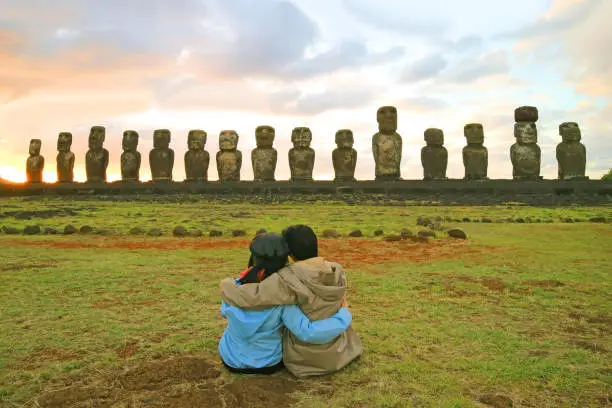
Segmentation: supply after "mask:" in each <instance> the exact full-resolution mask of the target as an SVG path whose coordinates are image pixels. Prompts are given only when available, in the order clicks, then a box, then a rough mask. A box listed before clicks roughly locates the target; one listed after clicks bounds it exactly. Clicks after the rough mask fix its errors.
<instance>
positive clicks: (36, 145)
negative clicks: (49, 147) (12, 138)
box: [30, 139, 42, 156]
mask: <svg viewBox="0 0 612 408" xmlns="http://www.w3.org/2000/svg"><path fill="white" fill-rule="evenodd" d="M41 146H42V141H41V140H40V139H32V140H30V156H39V155H40V147H41Z"/></svg>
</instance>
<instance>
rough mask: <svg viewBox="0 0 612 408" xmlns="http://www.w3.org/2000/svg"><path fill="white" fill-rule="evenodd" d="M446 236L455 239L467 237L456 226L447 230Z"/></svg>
mask: <svg viewBox="0 0 612 408" xmlns="http://www.w3.org/2000/svg"><path fill="white" fill-rule="evenodd" d="M448 236H449V237H451V238H457V239H467V234H466V233H465V232H463V230H460V229H458V228H454V229H451V230H448Z"/></svg>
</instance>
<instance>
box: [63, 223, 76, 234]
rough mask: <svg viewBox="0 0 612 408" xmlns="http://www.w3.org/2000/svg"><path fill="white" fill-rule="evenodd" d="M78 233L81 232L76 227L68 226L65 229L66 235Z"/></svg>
mask: <svg viewBox="0 0 612 408" xmlns="http://www.w3.org/2000/svg"><path fill="white" fill-rule="evenodd" d="M77 232H79V230H78V229H76V227H75V226H74V225H66V227H65V228H64V235H72V234H76V233H77Z"/></svg>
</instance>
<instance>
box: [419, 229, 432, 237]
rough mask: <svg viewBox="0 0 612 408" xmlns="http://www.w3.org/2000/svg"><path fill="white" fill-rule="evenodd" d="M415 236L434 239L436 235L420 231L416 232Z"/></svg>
mask: <svg viewBox="0 0 612 408" xmlns="http://www.w3.org/2000/svg"><path fill="white" fill-rule="evenodd" d="M417 235H418V236H419V237H421V238H435V237H436V233H435V232H433V231H427V230H421V231H419V232H417Z"/></svg>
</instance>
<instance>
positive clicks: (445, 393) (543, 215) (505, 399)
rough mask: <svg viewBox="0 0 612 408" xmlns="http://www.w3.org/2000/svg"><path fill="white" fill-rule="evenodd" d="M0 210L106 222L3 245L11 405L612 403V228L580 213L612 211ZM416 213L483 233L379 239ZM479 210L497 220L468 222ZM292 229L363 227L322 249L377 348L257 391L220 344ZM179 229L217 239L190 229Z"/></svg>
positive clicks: (23, 220) (51, 222)
mask: <svg viewBox="0 0 612 408" xmlns="http://www.w3.org/2000/svg"><path fill="white" fill-rule="evenodd" d="M65 210H68V211H65ZM24 211H25V213H23V212H24ZM28 211H29V212H30V213H27V212H28ZM45 211H47V212H46V213H45ZM19 212H21V213H19ZM0 215H2V216H3V218H0V226H2V225H6V226H12V227H17V228H20V229H22V228H23V227H25V226H28V225H40V226H41V227H42V228H56V229H58V230H60V231H61V230H63V228H64V226H65V225H67V224H71V225H74V226H75V227H77V228H80V227H81V226H83V225H89V226H91V227H93V230H94V231H93V233H92V234H87V235H85V234H75V235H69V236H64V235H34V236H26V235H5V234H0V258H1V259H2V261H1V262H0V406H2V407H5V406H6V407H21V406H26V407H37V406H40V407H70V406H76V407H162V406H179V407H181V406H184V407H217V406H219V407H222V406H223V407H229V408H233V407H250V406H252V407H260V406H270V407H272V406H274V407H284V406H294V407H304V408H306V407H413V406H414V407H491V406H492V407H511V406H514V407H605V406H612V359H611V357H610V351H611V350H612V278H611V276H610V273H611V272H612V224H600V223H593V222H588V221H587V222H572V223H568V222H567V221H568V219H571V220H572V221H586V220H588V219H589V218H592V217H607V218H608V219H612V207H569V208H532V207H524V206H520V205H512V204H509V205H506V206H499V207H414V206H366V205H347V204H344V203H313V204H291V205H290V204H282V205H281V204H278V205H265V206H264V205H253V204H248V203H242V204H239V203H234V204H227V203H219V202H207V201H204V200H188V201H177V202H174V203H171V202H168V203H156V202H106V201H69V200H67V199H51V198H49V199H41V200H24V199H6V198H5V199H0ZM419 216H426V217H432V218H433V217H436V216H440V217H442V218H448V219H450V220H451V221H447V222H444V225H445V226H447V227H458V228H461V229H463V230H464V231H466V232H467V233H468V235H469V239H468V240H466V241H463V240H453V239H451V238H448V237H445V236H444V235H445V234H443V233H438V235H439V237H440V238H438V239H435V240H432V241H430V242H429V243H414V242H411V241H408V240H405V241H400V242H384V241H383V240H382V239H381V238H378V237H374V236H373V232H374V231H375V230H376V229H382V230H384V231H385V234H397V233H399V231H400V230H401V229H402V228H408V229H410V230H412V231H413V232H415V233H416V232H417V231H418V230H420V229H423V227H418V226H417V225H416V221H417V218H418V217H419ZM15 217H16V218H15ZM28 217H29V218H31V219H27V218H28ZM483 217H486V218H488V219H490V220H491V221H493V222H492V223H488V222H486V223H483V222H473V221H476V220H477V221H481V219H482V218H483ZM464 218H469V219H470V221H472V222H458V220H463V219H464ZM519 218H522V219H523V220H525V221H527V222H524V223H516V222H512V223H510V222H501V221H504V220H510V219H513V220H517V219H519ZM453 220H455V221H453ZM538 220H539V221H540V222H537V221H538ZM498 221H499V222H498ZM293 223H307V224H309V225H311V226H313V228H314V229H315V231H317V232H322V231H323V230H324V229H327V228H334V229H336V230H338V231H339V232H341V233H342V234H343V235H344V236H346V235H347V234H348V233H349V232H350V231H352V230H354V229H356V228H360V229H361V230H362V231H363V233H364V235H365V236H364V237H362V238H348V237H343V238H338V239H321V242H320V246H321V252H322V255H323V256H325V257H327V258H329V259H332V260H335V261H338V262H340V263H342V264H343V265H344V266H345V269H346V270H347V274H348V277H349V281H350V292H349V300H350V303H351V312H352V314H353V318H354V322H353V326H354V328H355V329H356V331H357V332H358V333H359V335H360V336H361V338H362V341H363V344H364V349H365V352H364V355H363V356H362V358H361V359H360V360H358V361H357V362H355V363H353V364H352V365H350V366H349V367H348V368H347V369H345V370H344V371H342V372H340V373H337V374H335V375H331V376H326V377H323V378H316V379H309V380H301V381H298V380H295V379H294V378H293V377H291V376H290V375H289V374H288V373H281V374H278V375H275V376H272V377H269V378H268V377H256V378H255V379H251V378H250V379H247V380H245V379H244V378H242V377H240V376H235V375H231V374H229V373H227V372H226V371H224V370H223V369H222V368H221V366H220V361H219V358H218V356H217V353H216V348H217V342H218V339H219V338H220V335H221V333H222V332H223V329H224V327H225V321H224V320H223V319H222V318H221V316H220V314H219V304H220V297H219V289H218V283H219V281H220V280H221V279H222V278H224V277H228V276H233V275H236V273H237V272H238V271H240V270H241V269H243V268H244V266H245V264H246V261H247V259H248V250H247V246H248V242H249V241H250V238H251V237H252V236H253V234H254V233H255V231H257V230H258V229H259V228H265V229H267V230H269V231H280V230H281V229H282V228H283V227H285V226H287V225H290V224H293ZM177 225H183V226H185V227H186V228H187V229H188V230H194V229H199V230H202V232H203V233H204V235H205V236H204V237H200V238H194V237H185V238H175V237H173V236H172V234H171V232H172V229H173V228H174V227H175V226H177ZM133 227H141V228H143V229H144V230H148V229H150V228H153V227H155V228H160V229H161V230H162V232H163V234H164V235H163V236H162V237H149V236H133V235H129V234H128V232H129V230H130V229H131V228H133ZM211 229H215V230H219V231H222V232H223V234H224V235H223V237H220V238H210V237H208V236H206V235H208V231H210V230H211ZM234 229H244V230H246V231H247V236H245V237H237V238H232V237H231V231H232V230H234Z"/></svg>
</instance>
